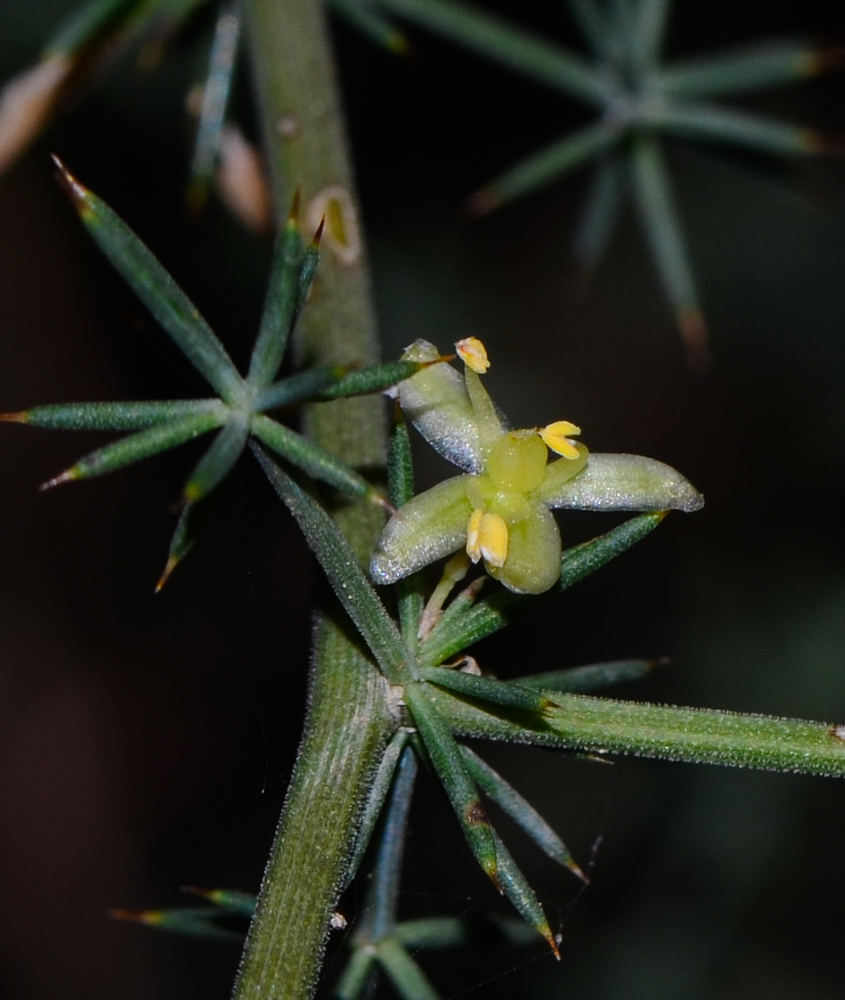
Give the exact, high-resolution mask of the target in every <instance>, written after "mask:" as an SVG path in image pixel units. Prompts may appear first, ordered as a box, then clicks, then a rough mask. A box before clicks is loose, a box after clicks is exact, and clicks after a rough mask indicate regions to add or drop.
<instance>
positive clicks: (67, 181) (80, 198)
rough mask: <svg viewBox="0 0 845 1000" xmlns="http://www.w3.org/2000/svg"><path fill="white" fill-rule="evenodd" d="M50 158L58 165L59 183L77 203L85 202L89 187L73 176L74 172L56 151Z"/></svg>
mask: <svg viewBox="0 0 845 1000" xmlns="http://www.w3.org/2000/svg"><path fill="white" fill-rule="evenodd" d="M50 159H51V160H52V161H53V163H54V164H55V165H56V170H57V171H58V178H59V183H60V184H61V185H62V187H63V188H64V189H65V190H66V191H67V193H68V194H69V195H70V196H71V198H73V200H74V201H75V202H76V203H77V205H78V204H79V203H80V202H84V201H85V200H86V198H87V197H88V194H89V191H88V188H86V187H84V186H83V185H82V184H80V183H79V181H78V180H77V179H76V178H75V177H74V176H73V174H72V173H71V172H70V171H69V170H68V168H67V167H66V166H65V165H64V163H62V161H61V160H60V159H59V158H58V156H56V154H55V153H51V154H50Z"/></svg>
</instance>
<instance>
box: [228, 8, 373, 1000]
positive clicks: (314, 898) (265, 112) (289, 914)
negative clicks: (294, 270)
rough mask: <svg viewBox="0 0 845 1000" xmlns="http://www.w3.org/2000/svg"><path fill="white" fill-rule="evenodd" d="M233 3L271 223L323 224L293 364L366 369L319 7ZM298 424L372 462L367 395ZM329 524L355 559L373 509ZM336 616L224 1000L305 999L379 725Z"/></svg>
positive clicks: (366, 666)
mask: <svg viewBox="0 0 845 1000" xmlns="http://www.w3.org/2000/svg"><path fill="white" fill-rule="evenodd" d="M246 8H247V15H248V28H249V32H250V46H251V51H252V58H253V66H254V73H255V81H256V87H257V91H258V97H259V106H260V114H261V120H262V125H263V130H264V139H265V148H266V152H267V157H268V162H269V166H270V170H271V174H272V178H273V185H274V190H275V196H276V206H277V216H278V218H279V219H280V221H281V220H282V219H283V217H284V215H285V213H286V211H287V208H288V206H289V204H290V201H291V199H292V197H293V192H294V191H295V190H296V189H299V191H300V193H301V197H302V212H303V219H302V224H303V227H311V228H313V229H316V227H317V225H318V224H319V221H320V218H321V217H322V216H325V218H326V231H325V234H324V239H323V257H322V263H321V266H320V271H319V274H318V277H317V281H316V282H315V285H314V287H313V290H312V294H311V299H310V301H309V304H308V307H307V309H306V310H305V312H304V313H303V321H302V324H301V326H302V333H301V336H300V340H299V344H298V350H299V355H300V358H301V359H303V360H305V361H307V362H308V363H309V364H338V363H343V364H367V363H370V362H372V361H374V360H376V357H377V353H378V351H377V341H376V329H375V321H374V316H373V309H372V303H371V299H370V289H369V277H368V273H367V268H366V260H365V255H364V252H363V247H362V240H361V236H360V232H359V229H358V223H357V213H356V209H355V202H354V192H353V183H352V171H351V167H350V164H349V157H348V146H347V142H346V137H345V134H344V128H343V118H342V114H341V109H340V101H339V97H338V93H337V88H336V86H335V79H334V70H333V64H332V59H331V55H330V53H329V48H328V43H327V38H326V30H325V24H324V21H323V12H322V5H321V3H320V0H247V3H246ZM306 429H307V431H308V433H309V434H310V436H311V437H313V439H314V440H316V441H317V442H318V443H319V444H321V445H322V446H323V447H324V448H327V449H328V450H330V451H332V452H334V453H335V454H338V455H340V456H341V457H343V459H344V460H345V461H346V462H348V463H350V464H352V465H356V466H359V467H363V468H370V469H374V468H380V467H381V466H383V464H384V461H385V452H386V447H385V427H384V420H383V412H382V405H381V402H380V400H378V399H377V398H372V397H370V398H361V399H350V400H339V401H336V402H331V403H321V404H317V405H315V406H313V407H312V408H311V409H310V410H309V412H308V413H307V415H306ZM337 516H338V521H339V523H340V525H341V528H342V529H343V531H344V533H345V534H346V535H347V537H348V539H349V541H350V543H351V545H352V547H353V549H354V550H355V552H356V554H357V555H358V557H359V558H360V559H361V560H362V561H363V560H365V559H367V558H368V556H369V552H370V551H371V549H372V546H373V543H374V540H375V537H376V534H377V532H378V530H379V527H380V520H379V514H378V513H377V511H376V510H375V508H374V507H373V505H371V504H356V505H349V506H346V507H345V508H344V509H342V510H341V511H339V512H338V515H337ZM341 616H342V612H341V611H340V609H339V608H338V609H337V610H336V611H333V612H331V613H330V614H326V615H324V616H323V617H322V618H321V619H320V622H319V625H318V629H317V636H316V646H315V653H314V660H313V668H312V669H313V675H312V696H311V702H310V708H309V712H308V716H307V719H306V723H305V733H304V736H303V741H302V746H301V750H300V755H299V758H298V760H297V764H296V768H295V769H294V774H293V777H292V779H291V785H290V789H289V791H288V797H287V800H286V802H285V807H284V811H283V814H282V819H281V822H280V825H279V831H278V834H277V838H276V842H275V844H274V847H273V851H272V854H271V857H270V862H269V865H268V867H267V871H266V874H265V878H264V883H263V886H262V889H261V893H260V896H259V901H258V909H257V912H256V917H255V920H254V921H253V925H252V927H251V928H250V933H249V937H248V939H247V945H246V950H245V952H244V956H243V960H242V963H241V969H240V973H239V976H238V982H237V985H236V988H235V996H236V997H237V998H238V1000H247V998H249V1000H259V998H261V1000H266V998H270V997H272V998H273V1000H305V998H307V997H309V996H311V995H312V993H313V990H314V986H315V983H316V980H317V976H318V973H319V968H320V962H321V959H322V955H323V949H324V946H325V940H326V936H327V934H328V928H329V920H330V918H331V914H332V911H333V910H334V908H335V906H336V905H337V898H338V895H339V893H340V889H341V886H342V884H343V880H344V876H345V875H346V868H347V866H348V863H349V857H350V854H351V852H352V848H353V845H354V840H355V835H356V832H357V830H358V827H359V824H360V819H361V811H362V809H363V805H364V801H365V799H366V795H367V792H368V790H369V787H370V785H371V783H372V779H373V776H374V774H375V770H376V767H377V765H378V762H379V759H380V756H381V753H382V751H383V748H384V745H385V742H386V740H387V737H388V735H389V732H390V730H391V728H392V723H391V719H390V717H389V715H388V712H387V709H386V699H385V684H384V681H383V679H382V677H381V675H380V674H378V673H377V671H376V670H375V668H374V667H373V665H372V663H371V662H370V660H369V659H367V658H366V657H365V656H364V654H363V653H362V652H361V649H360V647H359V646H358V645H357V644H356V643H355V642H354V641H353V640H352V639H351V638H350V634H349V633H348V632H347V631H346V626H345V625H343V624H341V623H342V618H341Z"/></svg>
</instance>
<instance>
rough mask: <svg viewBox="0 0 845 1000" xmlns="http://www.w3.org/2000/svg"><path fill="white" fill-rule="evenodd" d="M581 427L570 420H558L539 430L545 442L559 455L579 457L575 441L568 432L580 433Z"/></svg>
mask: <svg viewBox="0 0 845 1000" xmlns="http://www.w3.org/2000/svg"><path fill="white" fill-rule="evenodd" d="M580 433H581V428H580V427H576V426H575V424H573V423H571V422H570V421H569V420H556V421H555V422H554V423H553V424H549V426H548V427H542V428H541V429H540V431H539V434H540V437H541V438H542V439H543V444H544V445H545V446H546V447H547V448H550V449H551V450H552V451H554V452H557V454H558V455H563V457H564V458H578V455H579V452H578V449H577V448H576V447H575V442H574V441H572V440H570V438H568V437H567V435H568V434H580Z"/></svg>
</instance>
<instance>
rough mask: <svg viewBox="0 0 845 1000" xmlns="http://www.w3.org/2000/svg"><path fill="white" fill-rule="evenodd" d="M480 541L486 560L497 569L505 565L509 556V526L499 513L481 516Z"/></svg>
mask: <svg viewBox="0 0 845 1000" xmlns="http://www.w3.org/2000/svg"><path fill="white" fill-rule="evenodd" d="M478 542H479V546H480V548H481V554H482V556H484V561H485V562H486V563H489V564H490V565H491V566H495V567H496V569H499V568H500V567H502V566H504V565H505V559H507V557H508V526H507V524H505V519H504V518H503V517H502V516H501V515H499V514H485V515H484V517H482V518H481V526H480V528H479V531H478Z"/></svg>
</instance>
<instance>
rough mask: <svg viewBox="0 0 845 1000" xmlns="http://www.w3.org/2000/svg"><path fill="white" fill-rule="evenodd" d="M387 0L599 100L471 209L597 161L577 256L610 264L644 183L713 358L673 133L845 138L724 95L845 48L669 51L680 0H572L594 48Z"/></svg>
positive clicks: (429, 24) (820, 63) (448, 7)
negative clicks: (670, 146)
mask: <svg viewBox="0 0 845 1000" xmlns="http://www.w3.org/2000/svg"><path fill="white" fill-rule="evenodd" d="M378 3H379V5H380V6H381V8H382V9H383V10H384V11H386V12H390V13H393V14H396V15H398V16H400V17H402V18H405V19H407V20H409V21H413V22H416V23H417V24H419V25H421V26H423V27H425V28H427V29H429V30H431V31H435V32H438V33H440V34H443V35H445V36H447V37H448V38H450V39H452V40H453V41H456V42H458V43H460V44H462V45H465V46H467V47H468V48H471V49H473V50H475V51H476V52H478V53H480V54H482V55H484V56H487V57H489V58H491V59H494V60H496V61H497V62H499V63H501V64H502V65H504V66H506V67H507V68H509V69H511V70H513V71H515V72H517V73H521V74H523V75H525V76H527V77H530V78H532V79H534V80H536V81H538V82H539V83H541V84H543V85H545V86H547V87H550V88H551V89H552V90H554V91H557V92H559V93H561V94H565V95H567V96H568V97H571V98H574V99H575V100H577V101H579V102H581V103H582V104H586V105H587V106H589V107H590V108H592V109H594V110H595V111H596V113H597V118H596V119H595V121H593V122H591V123H590V124H588V125H586V126H584V127H583V128H581V129H579V130H578V131H575V132H573V133H570V134H568V135H565V136H563V137H562V138H561V139H559V140H556V141H555V142H554V143H552V144H551V145H549V146H547V147H546V148H544V149H541V150H539V151H538V152H536V153H534V154H532V155H531V156H529V157H528V158H526V159H525V160H523V161H522V162H520V163H518V164H517V165H515V166H514V167H512V168H511V169H510V170H508V171H507V172H506V173H504V174H502V175H501V176H500V177H498V178H497V179H496V180H494V181H492V182H491V183H489V184H488V185H486V186H485V187H484V188H482V189H481V190H480V191H478V192H477V193H476V194H475V195H473V196H472V198H471V199H470V201H469V209H470V211H471V212H473V213H474V214H478V215H483V214H485V213H487V212H490V211H492V210H493V209H495V208H497V207H498V206H500V205H502V204H504V203H506V202H509V201H512V200H514V199H515V198H518V197H520V196H522V195H524V194H527V193H529V192H532V191H535V190H537V189H539V188H541V187H543V186H544V185H546V184H548V183H550V182H551V181H553V180H556V179H558V178H560V177H563V176H565V175H567V174H569V173H570V172H572V171H573V170H575V169H577V168H579V167H582V166H584V165H586V164H588V163H590V162H592V163H593V164H594V167H593V180H592V187H591V191H590V194H589V196H588V200H587V205H586V209H585V212H584V217H583V221H582V224H581V227H580V229H579V232H578V234H577V236H576V240H575V254H576V257H577V258H578V259H579V261H580V263H582V264H583V265H584V266H585V267H586V268H588V269H592V268H593V267H594V266H595V265H596V264H597V262H598V261H599V259H600V258H601V256H602V254H603V252H604V250H605V248H606V246H607V243H608V240H609V237H610V235H611V232H612V230H613V228H614V225H615V224H616V221H617V219H618V216H619V212H620V208H621V205H622V202H623V199H624V197H625V195H626V193H627V192H630V194H631V196H632V197H633V199H634V202H635V204H636V207H637V209H638V213H639V216H640V219H641V222H642V226H643V229H644V231H645V235H646V238H647V240H648V243H649V246H650V248H651V251H652V255H653V257H654V262H655V266H656V267H657V271H658V274H659V276H660V281H661V284H662V286H663V291H664V294H665V295H666V298H667V299H668V300H669V303H670V304H671V306H672V309H673V311H674V314H675V320H676V322H677V324H678V327H679V328H680V330H681V333H682V335H683V337H684V340H685V342H686V344H687V348H688V352H689V356H690V360H691V362H692V363H694V364H697V365H699V366H701V365H703V364H705V363H706V361H707V355H708V346H707V328H706V325H705V321H704V315H703V312H702V308H701V302H700V297H699V293H698V289H697V286H696V281H695V276H694V272H693V268H692V265H691V262H690V256H689V251H688V249H687V245H686V240H685V238H684V233H683V228H682V226H681V222H680V219H679V215H678V211H677V207H676V205H675V199H674V196H673V193H672V185H671V181H670V177H669V172H668V169H667V164H666V153H665V149H664V143H663V140H664V139H665V138H678V139H684V140H690V141H695V142H704V143H723V144H728V145H733V146H740V147H743V148H746V149H749V150H754V151H758V152H761V153H770V154H775V155H783V156H790V157H791V156H804V155H808V154H816V153H824V152H832V151H835V150H836V149H837V148H839V146H841V144H838V145H837V143H835V142H834V141H833V140H831V139H827V138H826V137H825V136H823V135H821V134H820V133H818V132H815V131H813V130H811V129H807V128H802V127H800V126H797V125H792V124H789V123H787V122H783V121H780V120H777V119H774V118H769V117H765V116H763V115H758V114H752V113H749V112H746V111H740V110H737V109H734V108H731V107H727V106H725V105H723V104H721V103H716V102H715V101H714V100H713V99H714V98H721V97H725V96H733V95H737V94H744V93H748V92H750V91H755V90H759V89H761V88H764V87H769V86H774V85H777V84H781V83H786V82H788V81H790V80H796V79H801V78H805V77H809V76H812V75H814V74H818V73H821V72H823V71H825V70H828V69H832V68H836V67H837V66H838V65H840V64H841V62H842V58H841V54H839V53H832V52H829V53H825V52H823V51H820V50H819V49H818V47H817V46H814V45H812V44H811V43H808V42H807V41H805V40H785V41H767V42H760V43H756V44H752V45H749V46H746V47H743V48H738V49H732V50H728V51H724V52H716V53H714V54H713V55H710V56H702V57H695V58H689V59H682V60H675V61H669V62H664V61H663V59H662V53H663V43H664V37H665V33H666V27H667V22H668V20H669V16H670V13H671V10H672V3H671V0H619V2H616V0H569V8H570V12H571V14H572V16H573V18H574V19H575V21H576V22H577V24H578V27H579V28H580V30H581V34H582V35H583V37H584V40H585V42H586V44H587V46H588V48H589V56H584V55H581V54H580V53H578V52H575V51H572V50H570V49H568V48H566V47H564V46H562V45H558V44H556V43H553V42H551V41H548V40H546V39H544V38H541V37H539V36H537V35H534V34H532V33H531V32H529V31H527V30H525V29H521V28H520V27H519V26H518V25H515V24H512V23H508V22H505V21H503V20H501V19H499V18H498V17H495V16H493V15H491V14H488V13H486V12H485V11H483V10H480V9H478V8H476V7H473V6H469V5H466V4H463V3H461V2H458V0H378ZM840 151H841V150H840Z"/></svg>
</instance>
